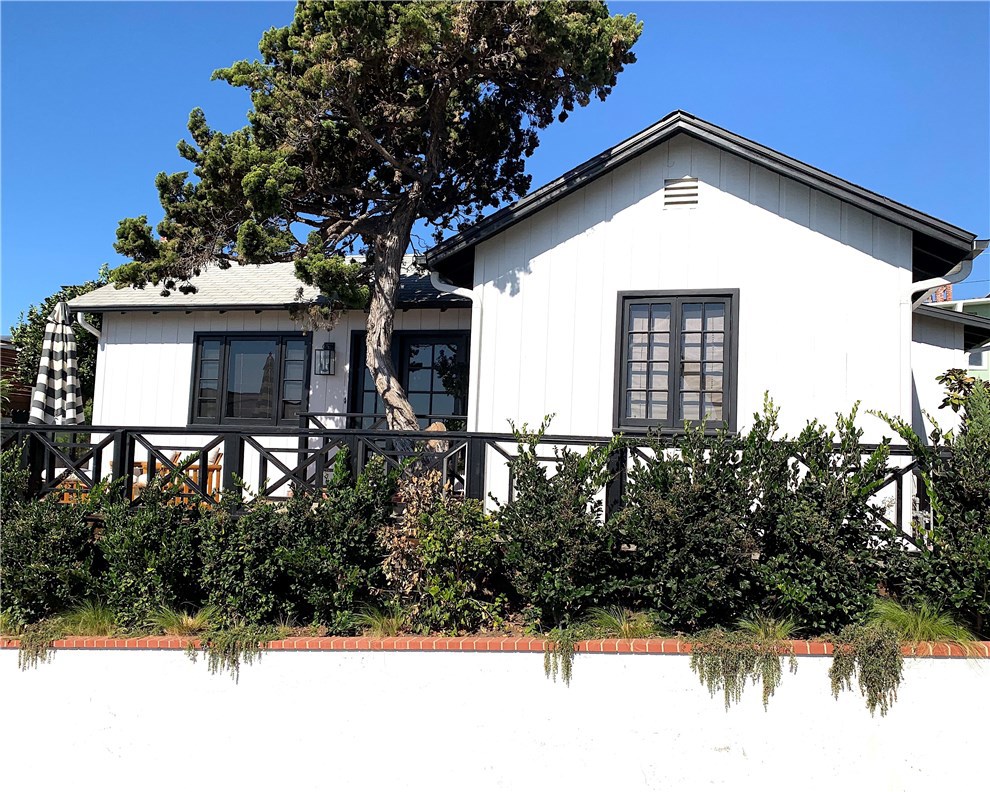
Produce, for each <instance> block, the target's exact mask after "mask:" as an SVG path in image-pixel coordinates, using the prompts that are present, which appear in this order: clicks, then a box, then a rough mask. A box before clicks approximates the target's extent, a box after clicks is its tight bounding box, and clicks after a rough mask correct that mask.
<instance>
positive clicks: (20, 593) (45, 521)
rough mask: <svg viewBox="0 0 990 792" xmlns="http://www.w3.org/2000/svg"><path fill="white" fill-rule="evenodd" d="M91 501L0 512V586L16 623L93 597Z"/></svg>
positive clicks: (95, 558)
mask: <svg viewBox="0 0 990 792" xmlns="http://www.w3.org/2000/svg"><path fill="white" fill-rule="evenodd" d="M96 500H97V496H94V498H93V500H91V501H90V502H89V503H88V504H61V503H57V502H56V501H55V500H54V499H52V498H45V499H43V500H35V501H30V502H27V503H24V504H23V505H21V506H19V507H17V508H16V509H13V510H12V511H10V512H8V511H5V512H4V516H3V554H2V556H0V586H2V598H3V604H4V607H5V608H6V609H8V610H9V611H10V612H11V614H12V616H13V617H14V618H15V619H17V620H18V621H20V622H22V623H24V624H29V623H32V622H37V621H40V620H41V619H45V618H47V617H49V616H52V615H54V614H56V613H60V612H62V611H64V610H65V609H66V608H69V607H71V606H72V605H73V604H75V603H76V602H79V601H80V600H82V599H85V598H87V597H91V596H93V595H95V594H96V593H97V591H98V588H97V574H98V571H99V563H100V558H99V552H98V549H97V547H96V543H95V542H94V540H93V527H92V525H91V524H90V523H89V522H88V521H87V519H86V517H87V514H88V512H89V510H90V508H91V507H92V506H93V504H94V503H95V502H96Z"/></svg>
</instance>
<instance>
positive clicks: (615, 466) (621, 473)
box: [605, 446, 629, 520]
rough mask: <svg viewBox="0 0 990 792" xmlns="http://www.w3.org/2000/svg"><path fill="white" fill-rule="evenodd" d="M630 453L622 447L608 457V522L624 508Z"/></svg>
mask: <svg viewBox="0 0 990 792" xmlns="http://www.w3.org/2000/svg"><path fill="white" fill-rule="evenodd" d="M628 457H629V452H628V450H627V449H626V448H625V446H622V447H620V448H617V449H615V451H613V452H612V453H611V454H609V457H608V476H609V478H608V484H607V485H606V486H605V519H606V520H607V519H608V518H609V517H611V516H612V515H613V514H615V513H616V512H617V511H619V509H621V508H622V498H623V496H624V495H625V491H626V470H627V468H628Z"/></svg>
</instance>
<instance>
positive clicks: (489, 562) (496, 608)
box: [419, 491, 507, 632]
mask: <svg viewBox="0 0 990 792" xmlns="http://www.w3.org/2000/svg"><path fill="white" fill-rule="evenodd" d="M498 530H499V524H498V521H497V520H496V519H495V518H494V517H493V516H491V515H487V514H485V511H484V507H483V505H482V504H481V503H480V502H479V501H473V500H460V499H458V498H455V497H454V496H453V495H452V494H451V493H450V492H449V491H443V492H441V493H440V496H439V497H438V498H437V499H436V501H435V504H434V506H433V508H432V509H430V510H429V511H428V512H426V513H425V514H423V515H422V517H421V518H420V534H419V551H420V555H421V558H422V559H423V569H424V579H423V586H422V595H421V599H420V610H419V622H420V624H421V625H422V626H423V627H424V628H426V629H430V630H442V631H444V632H456V631H458V630H477V629H483V628H490V627H497V626H498V625H499V624H500V623H501V621H502V619H503V616H504V609H505V606H506V603H507V597H506V594H505V582H504V577H503V575H502V573H501V549H500V547H499V535H498Z"/></svg>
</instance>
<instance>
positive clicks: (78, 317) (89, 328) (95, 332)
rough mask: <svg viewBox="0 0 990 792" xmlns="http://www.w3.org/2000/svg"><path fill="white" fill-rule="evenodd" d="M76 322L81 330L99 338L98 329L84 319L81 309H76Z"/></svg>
mask: <svg viewBox="0 0 990 792" xmlns="http://www.w3.org/2000/svg"><path fill="white" fill-rule="evenodd" d="M76 324H78V325H79V326H80V327H81V328H82V329H83V330H85V331H86V332H87V333H89V334H90V335H94V336H96V337H97V339H99V337H100V331H99V330H97V329H96V328H95V327H93V325H91V324H90V323H89V322H87V321H86V317H85V315H84V314H83V312H82V311H76Z"/></svg>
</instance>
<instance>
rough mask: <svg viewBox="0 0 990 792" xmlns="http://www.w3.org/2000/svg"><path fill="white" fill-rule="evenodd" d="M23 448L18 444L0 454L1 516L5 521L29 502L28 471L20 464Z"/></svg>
mask: <svg viewBox="0 0 990 792" xmlns="http://www.w3.org/2000/svg"><path fill="white" fill-rule="evenodd" d="M20 459H21V447H20V445H18V444H17V443H14V444H13V445H11V447H10V448H8V449H7V450H6V451H3V452H2V453H0V514H2V515H3V517H4V521H6V520H9V519H11V518H12V517H13V516H14V512H15V511H16V510H17V509H18V508H19V507H20V506H21V505H22V504H24V503H25V502H26V500H27V484H28V471H27V468H25V467H24V466H23V465H21V462H20Z"/></svg>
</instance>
